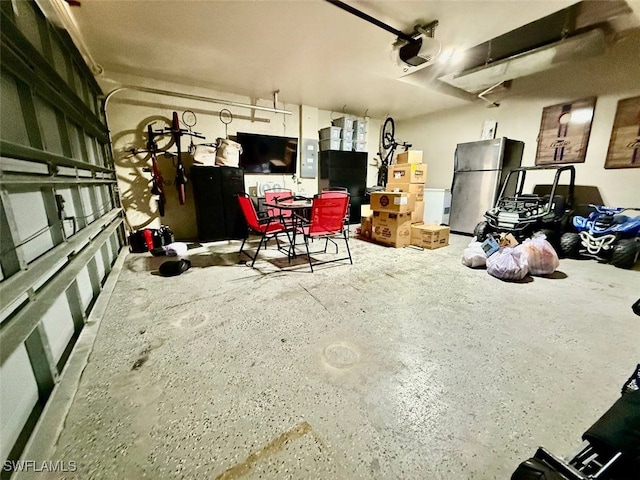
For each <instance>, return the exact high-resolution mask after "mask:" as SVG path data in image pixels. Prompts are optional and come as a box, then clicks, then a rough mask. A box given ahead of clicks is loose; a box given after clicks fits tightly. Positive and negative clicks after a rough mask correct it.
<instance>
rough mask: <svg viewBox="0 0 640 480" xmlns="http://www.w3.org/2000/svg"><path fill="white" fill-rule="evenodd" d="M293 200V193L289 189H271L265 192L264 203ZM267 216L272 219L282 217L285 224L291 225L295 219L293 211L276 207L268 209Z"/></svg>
mask: <svg viewBox="0 0 640 480" xmlns="http://www.w3.org/2000/svg"><path fill="white" fill-rule="evenodd" d="M290 198H293V192H292V191H291V190H289V189H287V188H270V189H268V190H265V191H264V203H271V204H274V203H278V200H284V199H290ZM267 214H268V215H269V216H270V217H276V216H278V215H281V216H282V218H283V219H284V223H285V224H287V225H291V224H292V223H293V219H292V218H291V215H292V211H291V210H280V209H278V208H274V207H267Z"/></svg>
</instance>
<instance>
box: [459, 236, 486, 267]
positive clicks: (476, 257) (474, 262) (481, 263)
mask: <svg viewBox="0 0 640 480" xmlns="http://www.w3.org/2000/svg"><path fill="white" fill-rule="evenodd" d="M462 264H463V265H465V266H467V267H471V268H481V267H482V268H484V267H486V266H487V255H486V254H485V253H484V250H482V243H480V242H476V241H473V242H471V243H470V244H469V246H468V247H467V248H465V249H464V252H462Z"/></svg>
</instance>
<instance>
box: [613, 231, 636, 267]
mask: <svg viewBox="0 0 640 480" xmlns="http://www.w3.org/2000/svg"><path fill="white" fill-rule="evenodd" d="M638 245H639V244H638V242H637V241H636V240H635V239H632V238H631V239H627V240H620V241H619V242H618V243H617V244H616V245H615V246H614V247H613V252H612V253H611V265H613V266H615V267H618V268H631V267H633V266H634V265H635V263H636V262H637V261H638V254H639V253H640V248H638Z"/></svg>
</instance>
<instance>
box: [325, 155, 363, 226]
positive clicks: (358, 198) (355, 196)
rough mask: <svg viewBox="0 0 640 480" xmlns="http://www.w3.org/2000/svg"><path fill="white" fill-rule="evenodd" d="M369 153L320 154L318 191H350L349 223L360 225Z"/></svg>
mask: <svg viewBox="0 0 640 480" xmlns="http://www.w3.org/2000/svg"><path fill="white" fill-rule="evenodd" d="M367 158H368V154H367V152H347V151H341V150H324V151H321V152H320V171H319V172H318V187H319V188H318V190H322V189H323V188H334V187H345V188H346V189H347V190H348V191H349V195H350V197H351V198H350V201H351V210H350V211H349V223H360V217H361V213H360V207H361V206H362V204H363V203H368V202H367V201H366V200H365V189H366V183H367Z"/></svg>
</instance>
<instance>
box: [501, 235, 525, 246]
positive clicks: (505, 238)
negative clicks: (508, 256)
mask: <svg viewBox="0 0 640 480" xmlns="http://www.w3.org/2000/svg"><path fill="white" fill-rule="evenodd" d="M498 243H499V244H500V246H501V247H517V246H518V245H520V242H518V240H516V237H514V236H513V235H512V234H510V233H501V234H500V242H498Z"/></svg>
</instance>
